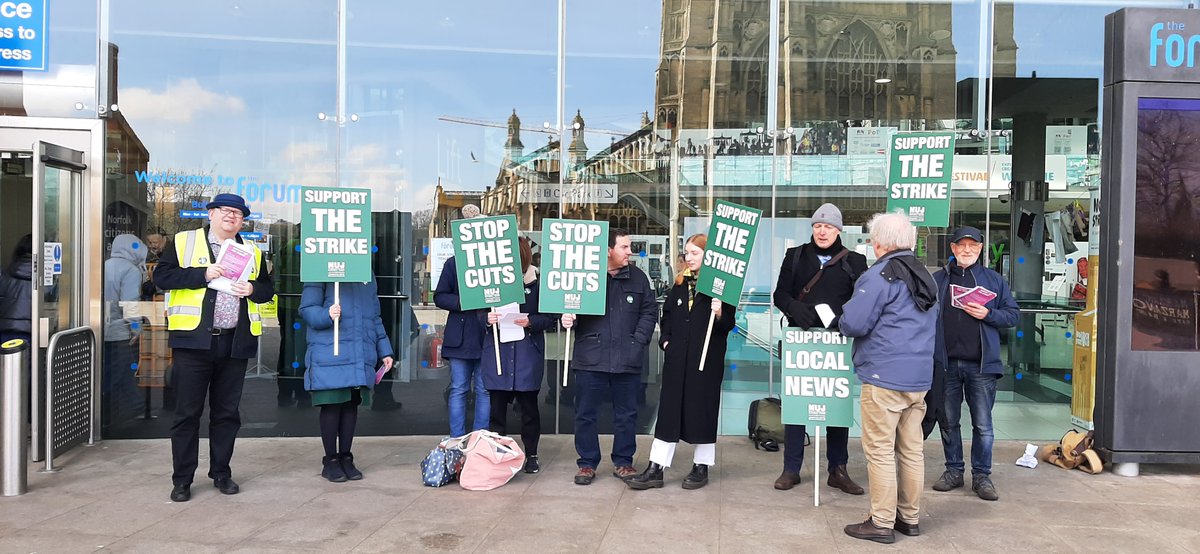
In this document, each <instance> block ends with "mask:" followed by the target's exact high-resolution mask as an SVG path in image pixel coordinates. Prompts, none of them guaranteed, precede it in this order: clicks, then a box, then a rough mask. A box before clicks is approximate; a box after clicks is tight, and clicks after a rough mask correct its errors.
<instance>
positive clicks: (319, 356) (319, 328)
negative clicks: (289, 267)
mask: <svg viewBox="0 0 1200 554" xmlns="http://www.w3.org/2000/svg"><path fill="white" fill-rule="evenodd" d="M340 300H341V303H340V304H334V302H333V283H305V285H304V291H303V292H302V293H301V295H300V317H301V318H302V319H303V320H304V323H305V325H307V326H308V333H307V335H308V352H307V353H305V355H304V365H305V367H307V368H308V370H307V371H306V372H305V373H304V388H305V389H306V390H309V391H312V403H313V405H314V406H320V407H321V415H320V420H321V442H322V443H323V444H324V446H325V457H324V458H322V460H321V462H322V465H323V466H324V468H323V469H322V470H321V476H322V477H324V478H326V479H328V480H330V481H333V482H335V483H339V482H342V481H345V480H347V479H349V480H352V481H356V480H358V479H362V477H363V475H362V472H361V471H359V470H358V468H356V467H354V454H353V453H351V451H350V447H351V444H352V442H353V440H354V428H355V426H356V425H357V424H358V406H359V405H370V403H371V388H372V387H374V386H375V373H376V371H377V368H379V367H383V368H385V372H386V370H388V369H391V367H392V353H393V350H392V341H391V340H389V339H388V336H387V332H386V331H385V330H384V328H383V320H382V319H381V318H380V316H379V293H378V291H377V288H376V284H375V278H374V276H372V277H371V281H370V282H367V283H342V284H341V298H340ZM335 319H340V328H339V330H338V331H339V336H338V346H339V350H338V355H337V356H334V355H333V321H334V320H335Z"/></svg>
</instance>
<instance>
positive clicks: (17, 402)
mask: <svg viewBox="0 0 1200 554" xmlns="http://www.w3.org/2000/svg"><path fill="white" fill-rule="evenodd" d="M28 389H29V343H28V342H27V341H24V340H22V339H13V340H10V341H8V342H5V343H4V344H2V345H0V495H3V496H19V495H22V494H25V489H26V488H28V482H27V474H26V469H27V468H26V464H28V462H29V443H28V442H26V436H27V435H28V434H29V423H28V421H27V420H26V415H27V414H26V412H27V411H28V407H27V398H26V395H27V392H26V391H27V390H28Z"/></svg>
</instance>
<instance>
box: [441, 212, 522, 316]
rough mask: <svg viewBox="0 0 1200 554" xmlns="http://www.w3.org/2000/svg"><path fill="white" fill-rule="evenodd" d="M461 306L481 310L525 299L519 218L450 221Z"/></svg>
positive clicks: (506, 216)
mask: <svg viewBox="0 0 1200 554" xmlns="http://www.w3.org/2000/svg"><path fill="white" fill-rule="evenodd" d="M450 235H451V238H453V239H454V263H455V266H457V269H458V299H459V304H460V306H461V309H463V310H477V309H480V308H491V307H493V306H503V305H504V304H511V303H513V302H516V303H518V304H519V303H521V302H524V301H525V283H524V281H523V279H522V277H523V276H522V275H521V256H520V250H519V248H518V246H517V218H516V216H512V215H503V216H496V217H476V218H471V219H459V220H455V221H451V222H450Z"/></svg>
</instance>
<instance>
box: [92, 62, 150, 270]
mask: <svg viewBox="0 0 1200 554" xmlns="http://www.w3.org/2000/svg"><path fill="white" fill-rule="evenodd" d="M107 46H108V56H109V58H108V71H109V75H110V77H109V79H108V89H109V90H108V98H109V99H110V100H111V101H112V105H114V106H117V107H118V108H119V107H120V102H118V100H117V90H118V69H119V56H118V53H119V52H120V49H119V48H118V47H117V45H115V44H111V43H110V44H108V45H107ZM104 127H105V135H106V137H105V138H106V139H107V140H106V144H107V147H106V150H105V153H104V181H105V184H106V185H107V189H108V191H109V196H108V204H107V206H106V207H105V213H104V218H105V225H106V227H105V230H104V255H105V256H106V257H107V256H108V250H109V249H110V248H111V245H112V240H113V237H115V236H117V235H119V234H122V233H129V234H131V235H134V236H137V237H141V238H142V239H145V238H146V236H145V233H144V232H145V231H146V225H147V223H149V222H150V220H151V219H152V215H153V212H154V209H153V206H152V205H151V203H150V201H149V199H148V198H147V194H146V185H144V184H142V183H139V182H138V181H137V178H136V174H137V173H138V172H141V173H142V174H145V172H146V168H147V167H149V165H150V151H149V150H147V149H146V146H145V145H144V144H142V141H141V139H139V138H138V136H137V133H134V131H133V128H132V127H130V125H129V121H128V120H126V119H125V113H124V112H122V111H120V109H117V110H110V111H109V112H108V117H106V118H105V124H104Z"/></svg>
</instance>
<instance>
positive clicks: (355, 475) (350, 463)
mask: <svg viewBox="0 0 1200 554" xmlns="http://www.w3.org/2000/svg"><path fill="white" fill-rule="evenodd" d="M338 457H339V458H341V462H342V472H343V473H345V474H346V478H347V479H349V480H351V481H358V480H359V479H362V478H363V474H362V472H361V471H359V470H358V468H357V467H354V454H351V453H349V452H347V453H345V454H338Z"/></svg>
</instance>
